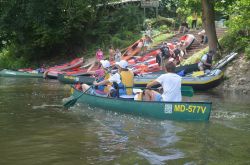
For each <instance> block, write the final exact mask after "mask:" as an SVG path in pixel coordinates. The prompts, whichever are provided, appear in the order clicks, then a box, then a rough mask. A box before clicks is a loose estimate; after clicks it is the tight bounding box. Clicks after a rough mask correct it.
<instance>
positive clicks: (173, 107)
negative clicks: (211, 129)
mask: <svg viewBox="0 0 250 165" xmlns="http://www.w3.org/2000/svg"><path fill="white" fill-rule="evenodd" d="M206 108H207V107H206V106H202V105H189V104H188V105H187V104H165V107H164V113H166V114H171V113H173V112H188V113H202V114H204V113H205V112H206Z"/></svg>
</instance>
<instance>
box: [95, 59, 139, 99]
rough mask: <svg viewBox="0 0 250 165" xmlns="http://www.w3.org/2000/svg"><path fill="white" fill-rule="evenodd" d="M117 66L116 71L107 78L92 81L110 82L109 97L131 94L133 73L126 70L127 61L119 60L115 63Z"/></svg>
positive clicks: (96, 83) (102, 83)
mask: <svg viewBox="0 0 250 165" xmlns="http://www.w3.org/2000/svg"><path fill="white" fill-rule="evenodd" d="M115 64H116V66H117V67H118V73H115V74H114V75H112V76H111V77H110V78H109V79H106V80H103V81H101V82H94V83H93V85H96V86H99V85H106V84H108V83H112V86H111V87H110V88H109V93H108V95H109V96H111V97H119V96H121V95H132V93H133V92H132V87H133V84H134V73H133V72H132V71H130V70H128V62H127V61H125V60H121V61H120V62H116V63H115Z"/></svg>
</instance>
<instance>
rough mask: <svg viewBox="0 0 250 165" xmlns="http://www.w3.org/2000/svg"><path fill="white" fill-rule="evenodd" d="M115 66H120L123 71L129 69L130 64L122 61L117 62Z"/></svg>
mask: <svg viewBox="0 0 250 165" xmlns="http://www.w3.org/2000/svg"><path fill="white" fill-rule="evenodd" d="M115 64H116V65H118V66H120V67H121V68H123V69H126V68H127V67H128V62H127V61H125V60H121V61H120V62H116V63H115Z"/></svg>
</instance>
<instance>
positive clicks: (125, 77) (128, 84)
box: [110, 71, 134, 97]
mask: <svg viewBox="0 0 250 165" xmlns="http://www.w3.org/2000/svg"><path fill="white" fill-rule="evenodd" d="M120 79H121V82H120V83H119V84H118V83H117V82H113V84H112V87H113V88H114V89H111V91H110V96H111V97H120V96H121V95H132V94H133V89H132V87H133V84H134V73H133V72H131V71H122V72H121V73H120Z"/></svg>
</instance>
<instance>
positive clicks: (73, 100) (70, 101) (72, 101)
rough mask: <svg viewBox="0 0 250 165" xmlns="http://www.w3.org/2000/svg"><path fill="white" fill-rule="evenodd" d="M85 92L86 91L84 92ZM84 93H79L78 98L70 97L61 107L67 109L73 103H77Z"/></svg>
mask: <svg viewBox="0 0 250 165" xmlns="http://www.w3.org/2000/svg"><path fill="white" fill-rule="evenodd" d="M85 92H86V91H85ZM83 94H84V93H81V94H80V95H79V96H77V97H72V98H70V99H69V100H68V101H66V103H64V104H63V106H64V107H65V108H69V107H72V106H74V105H75V103H76V102H77V100H78V99H79V98H80V97H81V96H82V95H83Z"/></svg>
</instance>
